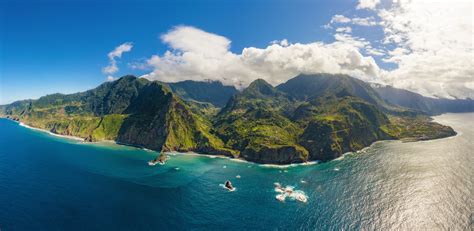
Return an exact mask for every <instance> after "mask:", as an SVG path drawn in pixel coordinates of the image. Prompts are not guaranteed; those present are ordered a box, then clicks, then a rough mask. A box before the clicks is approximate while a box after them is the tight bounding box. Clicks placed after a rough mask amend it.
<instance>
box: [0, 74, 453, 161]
mask: <svg viewBox="0 0 474 231" xmlns="http://www.w3.org/2000/svg"><path fill="white" fill-rule="evenodd" d="M170 86H173V88H171V87H170ZM195 87H196V88H195ZM214 88H215V89H214ZM234 90H235V89H234ZM206 91H209V92H210V95H209V96H206V94H205V92H206ZM222 92H224V93H225V94H224V95H223V97H230V99H229V100H228V102H227V103H226V104H225V107H224V108H222V110H219V107H220V106H222V105H223V103H222V102H223V101H222V100H221V99H219V97H218V96H219V94H220V93H222ZM234 93H235V92H234V91H233V90H232V89H231V88H228V87H224V86H222V84H217V83H209V82H201V83H199V82H194V81H187V82H185V83H175V84H165V83H160V82H157V81H153V82H150V81H148V80H146V79H143V78H136V77H133V76H125V77H122V78H120V79H119V80H116V81H113V82H107V83H104V84H102V85H100V86H99V87H97V88H95V89H92V90H89V91H85V92H81V93H77V94H69V95H64V94H53V95H48V96H45V97H41V98H39V99H38V100H24V101H18V102H15V103H12V104H9V105H3V106H0V115H1V116H4V117H8V118H12V119H15V120H20V121H21V122H23V123H26V124H28V125H30V126H33V127H38V128H42V129H46V130H49V131H51V132H54V133H58V134H62V135H72V136H77V137H82V138H84V139H85V140H87V141H100V140H115V141H117V142H119V143H124V144H129V145H136V146H142V147H146V148H149V149H153V150H158V151H163V152H169V151H179V152H188V151H193V152H198V153H205V154H220V155H227V156H230V157H240V158H243V159H246V160H249V161H253V162H257V163H272V164H289V163H300V162H305V161H309V160H322V161H327V160H331V159H334V158H337V157H339V156H340V155H341V154H343V153H345V152H348V151H355V150H359V149H362V148H363V147H366V146H368V145H370V144H371V143H372V142H374V141H377V140H382V139H403V140H406V141H412V140H426V139H435V138H442V137H447V136H451V135H454V134H456V133H455V132H454V131H453V130H452V129H451V128H450V127H447V126H442V125H440V124H437V123H434V122H432V121H430V120H429V118H428V117H426V116H425V115H424V114H422V113H419V112H416V111H413V110H409V109H406V108H401V107H396V106H393V105H389V104H387V103H386V102H385V101H383V100H382V99H381V98H380V97H379V96H378V94H377V93H376V92H375V91H374V90H373V89H371V88H370V86H369V85H368V84H366V83H364V82H362V81H360V80H356V79H354V78H351V77H349V76H346V75H328V74H321V75H312V76H298V77H296V78H294V79H292V80H289V81H288V82H287V83H285V84H282V85H280V86H278V87H277V88H275V87H273V86H271V85H270V84H268V83H267V82H265V81H264V80H261V79H257V80H255V81H254V82H253V83H251V84H250V86H249V87H248V88H246V89H245V90H244V91H242V92H239V93H236V94H234ZM231 95H232V97H231Z"/></svg>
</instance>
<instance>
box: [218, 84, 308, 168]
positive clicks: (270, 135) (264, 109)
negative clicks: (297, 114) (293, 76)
mask: <svg viewBox="0 0 474 231" xmlns="http://www.w3.org/2000/svg"><path fill="white" fill-rule="evenodd" d="M291 103H292V101H291V99H289V98H288V97H287V96H286V95H285V94H284V93H282V92H279V91H277V90H276V89H275V88H274V87H272V86H271V85H270V84H268V83H267V82H265V81H264V80H261V79H258V80H255V81H254V82H252V83H251V84H250V86H249V87H248V88H247V89H245V90H244V91H243V92H241V93H239V94H237V95H235V96H234V97H233V98H232V99H231V100H230V101H229V103H228V104H227V105H226V107H225V108H224V109H223V110H222V111H221V113H219V115H218V116H217V119H216V120H215V124H214V125H215V127H216V130H217V134H218V135H219V136H220V137H221V138H222V139H223V141H224V142H225V144H226V146H227V147H229V148H232V149H235V150H240V151H241V157H242V158H244V159H247V160H251V161H254V162H258V163H276V164H287V163H295V162H303V161H306V160H307V159H308V152H307V151H306V150H305V149H304V148H303V147H301V146H300V145H299V144H297V143H296V141H297V136H298V134H299V133H300V132H301V128H299V127H298V126H297V125H296V124H294V123H293V122H292V121H291V120H289V119H288V118H287V117H285V116H284V114H285V111H286V110H287V109H289V108H291V107H292V106H291Z"/></svg>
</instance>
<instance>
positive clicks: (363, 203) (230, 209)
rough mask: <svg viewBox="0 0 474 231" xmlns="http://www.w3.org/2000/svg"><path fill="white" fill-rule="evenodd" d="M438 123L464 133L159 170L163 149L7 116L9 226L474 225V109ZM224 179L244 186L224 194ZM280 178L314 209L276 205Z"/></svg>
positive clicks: (184, 161)
mask: <svg viewBox="0 0 474 231" xmlns="http://www.w3.org/2000/svg"><path fill="white" fill-rule="evenodd" d="M436 120H437V121H438V122H440V123H443V124H447V125H450V126H452V127H453V128H454V129H455V130H456V131H457V132H458V133H459V134H458V135H457V136H455V137H451V138H446V139H440V140H433V141H425V142H415V143H402V142H400V141H384V142H377V143H375V144H374V145H372V146H371V147H370V148H367V149H365V150H364V151H362V152H359V153H350V154H347V155H345V157H344V158H341V159H339V160H334V161H330V162H328V163H324V164H316V165H309V166H296V167H288V168H274V167H264V166H259V165H256V164H252V163H246V162H241V161H240V162H239V161H235V160H229V159H223V158H209V157H204V156H193V155H174V156H171V159H170V160H169V161H168V162H167V164H166V165H163V166H161V165H157V166H154V167H150V166H148V165H147V161H148V160H150V159H152V158H154V157H155V156H156V153H154V152H150V151H146V150H140V149H136V148H131V147H124V146H119V145H115V144H82V143H80V142H78V141H75V140H70V139H64V138H59V137H54V136H51V135H49V134H47V133H44V132H39V131H35V130H31V129H28V128H25V127H22V126H19V125H18V124H17V123H15V122H12V121H8V120H5V119H1V120H0V229H1V230H99V229H100V230H103V229H114V230H151V229H155V230H156V229H173V230H180V229H224V228H225V229H228V230H229V229H230V230H242V229H259V230H275V229H280V230H287V229H301V230H314V229H346V230H347V229H379V230H387V229H392V230H393V229H435V230H436V229H452V230H472V228H473V215H472V214H473V179H474V178H473V175H474V170H473V163H474V161H473V155H474V153H473V152H474V151H473V150H474V144H473V143H474V139H473V137H474V114H445V115H442V116H438V117H436ZM237 175H240V178H236V176H237ZM225 180H231V181H232V183H233V185H234V186H235V187H236V188H237V190H236V191H234V192H229V191H227V190H225V189H223V188H222V187H220V186H219V184H222V183H223V182H224V181H225ZM275 182H280V183H281V184H283V185H292V186H295V189H298V190H302V191H304V192H305V193H306V195H307V196H308V202H307V203H302V202H298V201H291V200H287V201H285V202H279V201H278V200H276V199H275V196H276V195H277V194H276V192H275V191H274V183H275Z"/></svg>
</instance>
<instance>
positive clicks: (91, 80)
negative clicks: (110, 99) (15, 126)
mask: <svg viewBox="0 0 474 231" xmlns="http://www.w3.org/2000/svg"><path fill="white" fill-rule="evenodd" d="M2 4H3V5H2V7H1V8H2V9H3V12H1V14H0V17H1V19H0V20H1V21H3V22H4V25H3V27H2V29H1V31H0V33H1V34H0V40H1V44H2V47H3V51H2V53H3V55H2V57H1V61H2V71H1V73H0V74H1V81H2V82H1V84H2V88H1V90H2V94H1V97H2V98H1V99H0V103H9V102H11V101H13V100H18V99H24V98H37V97H39V96H41V95H44V94H48V93H54V92H64V93H71V92H76V91H81V90H86V89H89V88H92V87H95V86H97V85H98V84H100V83H102V82H104V80H105V77H104V74H102V73H101V68H102V67H103V66H105V65H107V62H108V60H107V53H108V52H109V51H110V50H112V49H113V48H114V47H115V46H117V45H119V44H121V43H124V42H127V41H133V44H134V49H133V52H131V53H130V54H124V55H123V58H122V59H121V60H120V64H124V63H127V62H132V61H139V60H140V59H145V58H148V57H149V56H151V55H152V54H154V53H161V52H164V51H165V50H166V45H165V44H163V43H162V42H161V41H160V39H159V35H160V34H162V33H165V32H167V31H168V30H170V29H171V28H172V27H173V26H176V25H191V26H195V27H198V28H201V29H203V30H206V31H210V32H212V33H216V34H219V35H223V36H226V37H228V38H230V39H231V40H232V45H231V50H232V51H236V52H239V51H241V50H242V49H243V48H244V47H248V46H256V47H263V46H266V45H268V43H269V42H270V41H272V40H276V39H284V38H286V39H289V40H290V41H298V42H309V41H314V40H323V41H324V40H330V39H333V38H332V36H331V35H330V34H329V33H328V32H327V31H325V30H324V29H323V28H321V26H322V25H324V24H326V23H327V22H328V21H329V20H330V19H331V17H332V15H334V14H335V13H337V12H341V11H345V10H347V9H351V8H353V7H354V5H355V4H356V1H319V2H310V1H301V2H291V3H289V2H288V1H257V2H254V1H243V2H237V1H200V2H199V4H196V1H102V2H99V3H97V2H92V1H64V2H61V1H50V2H48V1H20V2H16V1H15V2H13V1H12V2H7V3H5V2H4V3H2ZM120 64H119V65H120ZM121 67H122V68H121V69H120V72H119V73H117V75H118V76H120V75H122V74H128V73H131V74H138V75H139V74H142V73H141V72H140V71H139V70H130V69H129V68H127V65H121ZM26 86H28V87H26Z"/></svg>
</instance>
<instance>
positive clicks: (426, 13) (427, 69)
mask: <svg viewBox="0 0 474 231" xmlns="http://www.w3.org/2000/svg"><path fill="white" fill-rule="evenodd" d="M377 13H378V15H379V17H380V18H381V22H380V24H381V25H382V26H383V29H384V33H385V38H384V43H385V44H390V45H393V46H394V47H395V48H394V49H392V50H390V51H389V52H388V57H387V58H386V59H384V61H386V62H392V63H395V64H397V65H398V68H396V69H394V70H392V71H389V72H387V74H386V75H384V76H382V77H383V78H384V81H386V82H387V83H389V84H391V85H394V86H395V87H400V88H405V89H409V90H413V91H416V92H419V93H421V94H423V95H427V96H438V97H446V98H452V97H457V98H465V97H470V98H474V66H473V51H474V49H473V43H472V41H473V40H472V38H473V37H474V35H473V31H474V30H473V22H472V3H471V2H470V1H459V0H458V1H456V0H455V1H422V0H421V1H398V2H396V3H394V4H393V5H392V6H391V7H390V8H388V9H380V10H379V11H378V12H377Z"/></svg>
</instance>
